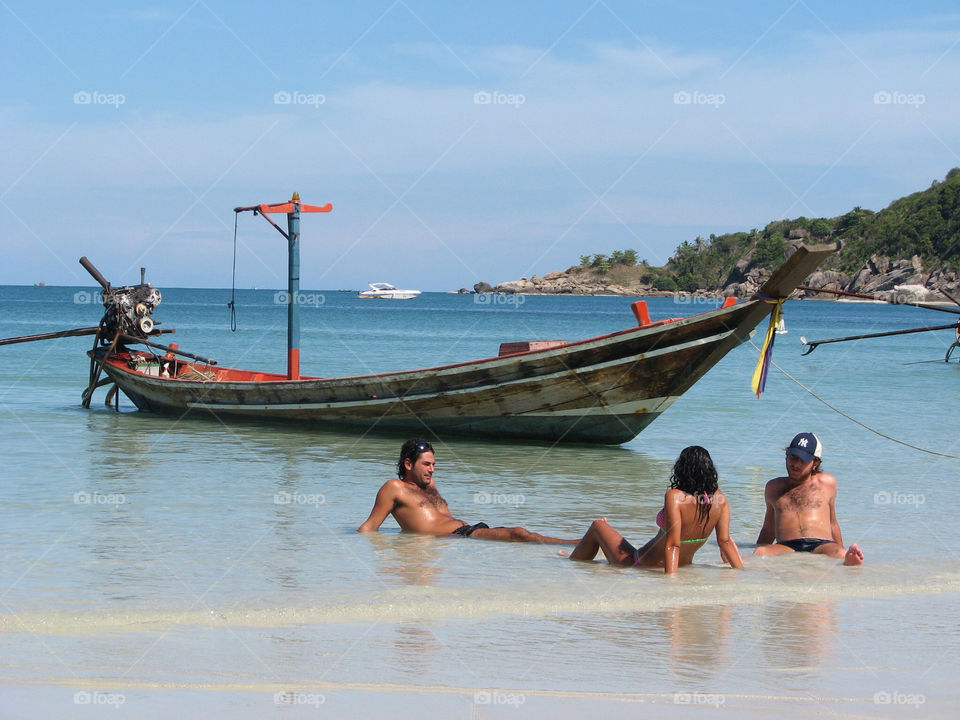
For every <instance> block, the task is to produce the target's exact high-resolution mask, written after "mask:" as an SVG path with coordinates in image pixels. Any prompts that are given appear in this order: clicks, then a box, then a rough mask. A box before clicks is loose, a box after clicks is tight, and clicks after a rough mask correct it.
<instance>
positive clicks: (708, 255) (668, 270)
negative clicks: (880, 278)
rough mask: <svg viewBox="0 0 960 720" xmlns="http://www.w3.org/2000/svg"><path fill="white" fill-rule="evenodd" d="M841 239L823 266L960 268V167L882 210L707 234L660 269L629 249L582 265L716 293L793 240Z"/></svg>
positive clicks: (770, 261) (662, 286)
mask: <svg viewBox="0 0 960 720" xmlns="http://www.w3.org/2000/svg"><path fill="white" fill-rule="evenodd" d="M800 239H802V240H803V241H804V242H808V243H821V242H832V241H837V240H839V241H840V243H841V249H840V252H839V253H837V255H836V256H834V257H833V258H830V259H829V260H828V261H827V262H826V263H825V264H824V266H823V269H834V270H839V271H841V272H844V273H847V274H853V273H855V272H856V271H857V270H859V269H860V268H861V267H863V265H864V263H865V262H866V261H867V260H869V259H870V257H871V256H873V255H878V256H881V257H888V258H891V259H900V258H907V259H909V258H911V257H913V256H914V255H918V256H920V259H921V260H922V262H923V265H924V267H925V268H928V269H931V270H935V269H941V268H942V269H945V270H955V271H957V270H960V168H953V169H952V170H951V171H950V172H948V173H947V176H946V178H944V180H943V181H942V182H940V181H937V180H934V182H933V184H932V185H931V186H930V187H929V188H927V189H926V190H923V191H921V192H917V193H913V194H912V195H907V196H906V197H903V198H900V199H899V200H895V201H894V202H892V203H890V205H889V206H888V207H886V208H884V209H883V210H880V211H879V212H873V211H871V210H864V209H863V208H860V207H855V208H853V209H852V210H851V211H850V212H848V213H846V214H845V215H841V216H840V217H835V218H812V219H811V218H806V217H798V218H795V219H793V220H777V221H774V222H771V223H770V224H768V225H767V226H766V227H765V228H763V230H751V231H750V232H737V233H726V234H724V235H710V237H709V238H708V239H706V240H704V239H703V238H701V237H698V238H696V239H695V240H694V241H693V242H690V241H684V242H683V243H682V244H681V245H680V247H678V248H677V250H676V252H675V253H674V255H673V257H671V258H670V259H669V260H668V261H667V264H666V265H664V266H662V267H652V266H650V265H649V264H648V263H647V261H646V260H641V261H638V260H637V257H638V256H637V253H636V251H634V250H615V251H614V252H613V253H611V254H610V255H609V256H607V255H599V254H598V255H592V256H589V255H583V256H581V257H580V267H581V268H582V269H584V270H588V269H589V270H591V271H593V272H594V273H596V274H598V275H604V276H608V277H610V278H611V279H612V280H615V281H617V282H624V281H631V280H633V281H637V280H639V281H640V282H641V283H643V284H646V285H651V286H653V287H655V288H656V289H658V290H685V291H690V292H693V291H695V290H716V289H718V288H720V287H721V286H722V285H723V284H724V282H725V281H726V280H727V279H728V278H729V277H730V276H731V273H733V272H734V271H735V270H736V269H739V271H740V272H742V273H746V272H749V271H750V270H751V269H753V268H761V269H764V270H768V271H772V270H774V269H775V268H777V267H778V266H779V265H780V264H781V263H782V262H783V261H784V259H785V258H786V255H787V249H788V248H789V247H790V245H791V243H795V242H797V241H798V240H800Z"/></svg>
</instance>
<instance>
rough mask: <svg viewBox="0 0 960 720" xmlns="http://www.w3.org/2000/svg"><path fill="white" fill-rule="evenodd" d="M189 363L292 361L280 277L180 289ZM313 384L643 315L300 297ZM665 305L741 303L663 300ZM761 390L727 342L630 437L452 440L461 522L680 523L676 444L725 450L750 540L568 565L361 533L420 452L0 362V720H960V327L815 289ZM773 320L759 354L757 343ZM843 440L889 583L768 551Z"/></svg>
mask: <svg viewBox="0 0 960 720" xmlns="http://www.w3.org/2000/svg"><path fill="white" fill-rule="evenodd" d="M161 289H162V290H163V294H164V299H163V302H162V304H161V305H160V306H159V308H158V309H157V311H156V312H155V314H154V319H156V320H160V321H162V322H163V325H162V327H164V328H176V331H177V332H176V335H174V336H172V337H170V336H168V337H167V338H166V339H167V340H175V341H176V342H177V343H179V345H180V347H181V348H182V349H184V350H188V351H190V352H194V353H198V354H200V355H205V356H210V357H213V358H215V359H216V360H217V361H218V362H219V363H220V364H221V365H226V366H231V367H240V368H251V369H262V370H271V371H278V372H282V371H283V370H284V367H285V331H286V317H285V308H284V307H283V306H282V305H278V304H277V303H276V302H275V291H273V290H257V291H254V290H246V291H241V292H239V293H238V298H237V305H238V311H237V321H238V329H237V332H235V333H234V332H231V331H230V328H229V314H228V310H227V307H226V303H227V301H228V300H229V299H230V298H229V291H227V290H200V289H177V288H161ZM304 292H305V295H306V296H307V298H308V299H307V301H306V304H305V305H304V307H303V310H302V323H303V330H302V350H301V369H302V372H303V373H304V374H309V375H323V376H333V375H341V374H355V373H365V372H377V371H381V370H389V369H396V368H414V367H421V366H426V365H434V364H440V363H448V362H456V361H462V360H469V359H474V358H478V357H486V356H490V355H496V354H497V349H498V346H499V343H500V342H503V341H510V340H529V339H565V340H575V339H581V338H585V337H590V336H593V335H598V334H602V333H606V332H611V331H614V330H618V329H622V328H624V327H628V326H630V325H632V324H633V322H634V320H633V316H632V314H631V312H630V302H631V301H632V300H633V299H632V298H609V297H540V296H535V297H532V296H521V297H499V298H498V297H491V296H486V300H487V302H478V300H483V298H482V297H476V296H471V295H451V294H442V293H425V294H423V295H422V296H420V297H419V298H416V299H414V300H410V301H403V302H396V301H395V302H389V301H361V300H358V299H356V297H355V293H353V292H336V291H316V292H314V291H304ZM93 296H94V289H93V288H92V287H75V288H67V287H0V337H11V336H18V335H26V334H31V333H39V332H50V331H54V330H60V329H66V328H73V327H84V326H92V325H96V323H97V321H98V320H99V318H100V315H101V312H102V309H101V307H100V305H99V302H98V301H97V300H96V298H94V297H93ZM649 302H650V307H651V315H652V316H653V318H654V319H655V320H656V319H661V318H664V317H676V316H681V315H688V314H692V313H695V312H700V311H703V310H707V309H712V308H713V307H714V304H713V303H703V302H694V301H693V300H691V299H689V298H678V299H671V298H658V299H652V300H650V301H649ZM785 317H786V327H787V329H788V333H787V334H785V335H781V336H778V338H777V340H776V350H775V354H774V360H775V361H776V362H777V363H778V364H779V365H780V366H781V367H782V368H783V369H784V370H786V371H787V372H789V373H790V374H791V375H793V376H794V377H795V378H796V380H797V381H799V382H800V383H803V384H804V385H805V386H807V388H809V391H810V392H808V391H807V390H804V389H803V388H801V387H800V386H799V385H798V384H797V383H796V382H794V381H793V380H790V379H788V378H787V377H786V376H785V375H783V374H781V373H780V372H779V371H778V370H775V369H774V370H771V374H770V378H769V380H768V383H767V391H766V393H765V394H764V395H763V397H762V398H761V399H759V400H758V399H756V398H755V397H754V396H753V395H752V393H751V391H750V376H751V372H752V370H753V365H754V362H755V360H756V356H757V350H756V349H755V348H754V347H751V346H750V345H749V344H747V345H744V346H742V347H740V348H738V349H737V350H735V351H733V352H732V353H731V354H729V355H728V356H727V357H726V358H725V359H724V360H723V361H722V362H721V363H720V364H719V365H718V366H717V367H715V368H714V369H713V370H712V371H711V372H710V373H708V374H707V376H706V377H705V378H704V379H703V380H702V381H701V382H700V383H698V384H697V385H696V386H695V387H694V388H693V389H692V390H691V391H690V392H688V393H687V394H686V395H685V396H683V397H682V398H681V399H680V400H679V401H678V402H677V403H676V404H675V405H674V406H673V407H672V408H670V409H669V410H668V411H667V412H666V413H665V414H664V415H663V416H662V417H660V418H659V419H658V420H657V421H656V422H654V423H653V424H652V425H651V426H650V427H649V428H648V429H647V430H645V431H644V432H643V433H641V434H640V435H639V436H638V437H637V438H636V439H634V440H633V441H631V442H629V443H627V444H625V445H622V446H620V447H589V446H580V445H577V446H555V445H550V444H544V443H539V444H538V443H532V444H522V443H515V442H510V443H508V442H500V441H491V440H482V441H481V440H472V439H469V438H457V437H444V438H440V439H439V440H437V441H436V443H435V445H436V448H437V476H436V477H437V483H438V487H439V489H440V491H441V493H442V494H443V495H444V497H445V498H446V499H447V501H448V502H449V504H450V507H451V509H452V511H453V512H454V514H455V515H456V516H457V517H461V518H463V519H464V520H467V521H469V522H471V523H473V522H479V521H481V520H482V521H485V522H487V523H488V524H490V525H523V526H525V527H528V528H530V529H533V530H536V531H538V532H541V533H546V534H553V535H557V536H560V537H576V536H579V535H581V534H582V533H583V532H584V531H585V530H586V528H587V526H588V525H589V524H590V522H591V521H592V520H593V519H594V518H596V517H600V516H606V517H607V518H608V519H609V521H610V523H611V524H612V525H613V526H614V527H615V528H618V529H620V530H621V531H622V532H624V534H625V535H626V536H627V537H628V538H630V539H631V540H632V541H633V542H635V543H642V542H644V541H645V540H647V539H648V538H649V537H651V536H652V535H653V533H654V532H655V529H656V528H655V525H654V517H655V515H656V512H657V509H658V508H659V507H660V506H661V503H662V499H663V493H664V491H665V489H666V487H667V480H668V476H669V472H670V468H671V466H672V463H673V460H674V459H675V457H676V456H677V454H678V453H679V452H680V450H681V449H682V448H683V447H685V446H686V445H690V444H700V445H703V446H705V447H706V448H707V449H708V450H709V451H710V452H711V454H712V455H713V457H714V460H715V462H716V464H717V466H718V469H719V471H720V477H721V486H722V487H723V489H724V491H725V493H726V495H727V497H728V498H729V499H730V501H731V503H732V507H733V528H732V530H733V535H734V538H735V540H736V541H737V543H738V544H739V545H740V547H741V552H742V553H743V554H744V556H745V560H746V568H745V569H744V570H743V571H740V572H737V571H734V570H731V569H728V568H726V567H724V566H722V565H721V563H720V560H719V554H718V551H717V547H716V544H715V541H714V540H712V539H711V541H710V542H708V544H707V545H706V546H705V547H704V548H703V549H702V550H701V551H700V552H699V553H698V555H697V557H696V562H695V564H694V565H693V566H691V567H686V568H682V569H681V570H680V572H679V573H677V575H676V576H673V577H664V576H663V575H662V574H661V573H657V572H653V571H643V570H634V569H629V570H627V569H618V568H611V567H610V566H608V565H607V564H605V563H603V562H596V563H593V564H582V563H572V562H569V561H568V560H566V559H564V558H562V557H560V556H558V554H557V552H556V547H542V546H538V545H535V544H507V543H495V542H488V541H481V540H462V539H451V538H438V537H421V536H415V535H409V534H402V533H400V532H399V531H398V530H397V527H396V524H395V523H394V521H393V520H392V519H389V520H388V521H387V522H386V523H385V525H384V527H383V529H382V532H380V533H377V534H372V535H361V534H358V533H357V532H355V529H356V527H357V525H358V524H359V523H360V522H361V521H363V520H364V519H365V518H366V516H367V514H368V512H369V510H370V507H371V505H372V503H373V498H374V494H375V493H376V490H377V489H378V488H379V486H380V484H381V483H382V482H383V481H384V480H385V479H387V478H389V477H392V476H393V473H394V470H395V463H396V455H397V453H398V450H399V446H400V443H401V442H402V440H403V439H404V438H402V437H398V436H395V435H394V436H390V435H387V436H384V435H378V434H375V433H367V434H363V433H333V432H320V431H316V430H309V429H305V428H301V427H296V426H278V425H264V426H259V425H257V424H252V423H244V424H225V423H221V422H218V421H216V420H210V419H193V418H186V419H179V420H178V419H171V418H161V417H155V416H151V415H147V414H141V413H139V412H137V411H136V410H135V409H134V408H133V406H132V404H131V403H130V402H129V400H127V399H126V398H121V401H120V412H119V413H117V412H114V411H113V410H111V409H108V408H106V407H104V405H103V398H104V394H105V393H104V390H102V389H101V390H99V391H98V393H97V395H96V397H95V400H94V405H93V406H92V407H91V409H90V410H84V409H82V408H81V407H80V393H81V391H82V390H83V388H84V386H85V383H86V381H87V373H88V361H87V358H86V356H85V354H84V353H85V351H86V350H87V349H88V348H89V346H90V344H91V339H90V338H68V339H62V340H55V341H48V342H41V343H30V344H23V345H11V346H5V347H0V423H2V432H0V457H2V458H3V476H2V485H0V553H2V562H0V718H4V719H6V718H40V717H71V718H104V717H108V718H127V717H130V718H169V717H173V716H178V717H183V718H194V717H231V718H265V717H278V718H299V717H311V718H313V717H334V718H361V717H362V718H366V717H371V716H373V717H376V716H384V717H401V718H403V717H414V716H417V717H444V718H448V717H457V718H471V719H475V718H581V717H593V716H601V715H602V716H603V717H606V718H634V717H641V716H642V717H677V718H680V717H684V718H686V717H689V716H690V715H691V713H707V714H708V715H709V716H710V717H757V718H761V717H771V716H778V717H786V718H793V717H796V718H801V717H802V718H808V717H810V716H811V715H816V716H825V717H842V718H861V717H910V718H916V717H923V718H928V717H942V718H955V717H958V716H960V685H958V683H957V682H956V679H955V678H956V677H957V675H958V672H960V653H958V652H957V650H956V646H957V642H958V640H960V615H958V613H957V607H958V601H960V545H958V542H957V539H956V538H955V536H954V532H953V531H954V530H955V529H956V528H957V526H958V520H960V504H958V503H957V500H956V498H957V489H956V482H957V477H958V476H960V473H958V470H960V460H957V459H952V458H945V457H939V456H936V455H932V454H928V453H925V452H922V451H919V450H916V449H912V448H909V447H907V446H905V445H902V444H898V443H895V442H893V441H891V440H890V439H887V438H884V437H881V436H880V435H878V434H875V433H873V432H871V431H870V430H868V429H866V428H864V427H862V426H861V425H858V424H856V423H854V422H852V421H851V420H850V419H848V418H846V417H843V416H842V415H840V414H838V413H837V412H835V411H834V410H832V409H830V408H829V407H827V406H826V405H825V404H823V403H822V402H821V401H820V400H818V399H816V398H815V397H814V396H813V395H812V394H811V392H812V393H815V394H816V395H817V396H819V397H820V398H822V399H823V400H826V401H827V402H829V403H830V404H832V405H833V406H835V407H836V408H837V409H839V410H841V411H843V412H844V413H847V414H848V415H850V416H851V417H853V418H855V419H856V420H859V421H860V422H862V423H864V424H866V425H868V426H870V427H871V428H873V429H875V430H877V431H878V432H880V433H883V434H885V435H888V436H891V437H893V438H896V439H897V440H901V441H903V442H906V443H910V444H912V445H916V446H920V447H923V448H927V449H929V450H934V451H937V452H940V453H945V454H949V455H958V456H960V435H958V432H957V430H958V423H957V416H956V411H957V400H958V398H960V365H958V364H957V363H956V362H953V363H950V364H945V363H943V362H920V361H936V360H942V358H943V355H944V352H945V350H946V348H947V346H948V345H949V344H950V343H951V342H952V341H953V333H952V332H949V331H942V332H936V333H925V334H917V335H908V336H901V337H894V338H888V339H884V340H869V341H861V342H857V343H846V344H836V345H825V346H822V347H820V348H819V349H817V350H816V351H815V352H814V353H813V354H811V355H809V356H806V357H802V356H801V355H800V350H801V344H800V340H799V338H800V337H801V336H806V337H807V338H809V339H823V338H829V337H837V336H842V335H854V334H860V333H867V332H875V331H880V330H892V329H899V328H908V327H915V326H919V325H925V324H926V325H935V324H942V323H946V322H949V321H950V316H947V315H946V314H942V313H936V312H931V311H924V310H918V309H913V308H905V307H891V306H887V305H881V304H870V303H837V302H814V301H795V302H789V303H787V305H786V307H785ZM761 334H762V330H761V333H758V335H757V336H755V338H754V342H757V343H759V340H760V337H761ZM804 430H809V431H813V432H815V433H817V434H818V435H819V436H820V439H821V440H822V442H823V445H824V448H825V450H824V468H825V469H826V470H828V471H829V472H832V473H833V474H834V475H835V476H836V477H837V480H838V485H839V495H838V500H837V511H838V518H839V521H840V525H841V527H842V529H843V534H844V539H845V541H846V542H847V543H851V542H857V543H858V544H859V545H860V546H861V547H862V548H863V550H864V553H865V555H866V564H865V565H864V566H863V567H862V568H845V567H842V566H840V565H839V564H838V563H837V562H836V561H832V560H828V559H825V558H821V557H814V556H810V555H796V556H791V557H780V558H764V559H760V558H752V557H750V553H751V552H752V549H753V542H754V540H755V539H756V535H757V532H758V530H759V527H760V523H761V520H762V517H763V486H764V483H765V482H766V480H768V479H769V478H771V477H774V476H776V475H778V474H781V473H782V471H783V448H784V446H785V445H786V444H787V443H788V442H789V440H790V438H791V437H792V436H793V435H794V434H795V433H796V432H799V431H804Z"/></svg>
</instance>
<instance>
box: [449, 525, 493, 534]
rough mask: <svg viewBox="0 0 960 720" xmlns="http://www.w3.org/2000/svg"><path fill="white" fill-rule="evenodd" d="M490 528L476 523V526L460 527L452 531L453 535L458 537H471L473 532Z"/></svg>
mask: <svg viewBox="0 0 960 720" xmlns="http://www.w3.org/2000/svg"><path fill="white" fill-rule="evenodd" d="M489 527H490V526H489V525H487V524H486V523H482V522H480V523H477V524H476V525H461V526H460V527H458V528H457V529H456V530H454V531H453V534H454V535H459V536H460V537H470V536H471V535H473V531H474V530H479V529H480V528H483V529H487V528H489Z"/></svg>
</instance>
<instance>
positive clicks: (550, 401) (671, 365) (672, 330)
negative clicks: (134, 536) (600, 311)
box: [88, 195, 835, 444]
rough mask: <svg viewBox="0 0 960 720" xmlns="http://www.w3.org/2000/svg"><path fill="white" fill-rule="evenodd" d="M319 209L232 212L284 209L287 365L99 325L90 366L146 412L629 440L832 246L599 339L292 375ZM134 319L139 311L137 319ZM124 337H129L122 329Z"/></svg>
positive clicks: (287, 206)
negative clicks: (717, 302) (720, 298)
mask: <svg viewBox="0 0 960 720" xmlns="http://www.w3.org/2000/svg"><path fill="white" fill-rule="evenodd" d="M329 209H330V206H329V205H326V206H322V207H316V206H306V205H303V204H301V203H300V202H299V198H298V197H297V196H296V195H294V198H293V200H291V201H290V202H289V203H282V204H277V205H257V206H251V207H245V208H236V212H241V211H244V210H252V211H254V213H256V214H262V215H264V217H266V216H267V215H268V214H269V213H285V214H286V215H287V221H288V231H287V232H283V231H282V230H281V229H280V228H279V226H277V225H276V223H273V221H272V220H270V222H271V224H273V225H274V227H275V228H277V229H278V230H280V232H281V233H282V234H283V235H284V236H285V237H286V238H287V240H288V244H289V257H290V261H289V265H290V274H289V278H288V293H287V299H288V363H287V364H288V368H287V373H286V375H283V374H280V373H268V372H258V371H251V370H238V369H233V368H225V367H219V366H217V365H215V364H213V363H212V362H203V361H191V360H187V359H184V357H183V355H182V354H180V353H179V350H177V352H176V353H174V352H167V353H165V354H160V353H158V352H152V351H150V350H147V351H142V350H133V349H131V348H130V347H129V346H128V344H129V343H127V342H124V341H120V342H118V341H117V340H116V339H115V338H111V333H110V332H107V333H101V335H100V344H99V345H98V346H97V347H96V348H95V349H94V350H93V351H91V353H90V355H91V358H92V362H93V367H95V368H99V369H102V371H103V373H105V374H106V376H107V380H108V381H112V382H113V383H115V384H116V386H117V387H118V388H119V389H120V390H121V391H122V392H123V393H124V394H125V395H126V396H127V397H129V398H130V400H132V401H133V403H134V404H135V405H136V406H137V407H138V408H139V409H140V410H143V411H149V412H155V413H164V414H174V415H177V416H181V415H183V414H185V413H195V414H208V415H214V416H217V417H219V418H229V417H246V418H269V419H272V420H288V421H291V422H296V423H297V424H299V425H304V424H311V425H324V426H330V427H353V428H362V429H364V430H368V429H380V430H391V431H402V432H407V433H413V434H419V433H424V432H430V433H434V434H437V435H440V434H447V433H455V434H469V435H472V436H487V437H490V436H493V437H512V438H529V439H539V440H551V441H568V442H585V443H605V444H619V443H623V442H626V441H628V440H630V439H632V438H633V437H635V436H636V435H637V434H638V433H639V432H640V431H641V430H643V429H644V428H645V427H646V426H647V425H649V424H650V423H651V422H653V420H655V419H656V418H657V417H658V416H659V415H660V414H661V413H662V412H663V411H664V410H666V409H667V408H668V407H669V406H670V405H671V404H672V403H673V402H674V401H675V400H676V399H677V398H678V397H680V396H681V395H682V394H683V393H684V392H685V391H686V390H688V389H689V388H690V387H691V386H692V385H693V384H694V383H695V382H696V381H697V380H699V379H700V378H701V377H702V376H703V375H704V374H705V373H706V372H707V371H708V370H709V369H710V368H712V367H713V366H714V365H715V364H716V363H717V362H719V361H720V359H721V358H723V356H724V355H726V354H727V353H728V352H730V350H732V349H733V348H735V347H737V346H738V345H739V344H740V343H742V342H744V341H745V340H746V339H747V338H748V337H749V335H750V333H751V332H752V331H753V330H754V328H755V327H756V326H757V325H758V324H759V323H760V322H761V321H762V320H763V319H764V318H766V317H767V316H768V315H770V313H771V310H772V309H773V308H774V307H775V306H776V305H777V303H778V302H782V300H783V299H785V298H786V297H787V296H788V295H789V294H790V293H791V291H792V290H793V289H794V287H796V286H797V285H798V284H799V283H800V282H802V281H803V280H804V278H806V277H807V275H809V274H810V273H811V272H813V270H815V269H816V267H817V266H818V265H819V264H820V263H821V262H822V260H823V259H824V258H826V257H827V256H828V255H829V254H831V253H832V252H834V250H835V246H833V245H829V246H818V247H800V248H799V249H797V251H796V252H795V253H794V254H793V255H792V256H791V257H790V258H789V259H788V260H787V262H786V263H785V264H784V265H783V266H782V267H781V268H780V269H779V270H778V271H777V272H776V273H775V274H774V275H773V277H771V278H770V280H769V281H768V282H767V283H766V284H765V285H764V286H763V288H762V291H761V293H760V294H759V296H758V297H756V298H753V299H750V300H747V301H745V302H740V303H736V302H735V301H734V302H733V303H729V302H728V303H726V304H725V306H724V307H722V308H720V309H717V310H713V311H710V312H705V313H702V314H699V315H695V316H692V317H687V318H681V319H671V320H665V321H660V322H650V321H649V317H648V316H646V314H645V304H644V303H643V301H639V302H638V303H637V304H635V308H634V310H635V313H636V314H637V318H638V321H639V324H638V325H637V326H635V327H631V328H629V329H625V330H622V331H619V332H615V333H611V334H609V335H603V336H600V337H595V338H589V339H586V340H579V341H574V342H562V341H556V342H549V343H545V344H544V343H540V344H539V345H538V344H536V343H534V344H526V343H505V344H504V345H503V346H501V352H500V354H499V355H497V356H495V357H488V358H485V359H481V360H474V361H470V362H461V363H455V364H451V365H443V366H438V367H430V368H422V369H415V370H405V371H396V372H386V373H377V374H368V375H356V376H349V377H331V378H323V377H301V376H300V374H299V324H298V318H297V302H296V298H297V297H298V296H299V285H298V282H299V279H298V278H299V248H298V242H299V220H300V218H299V216H300V213H301V212H311V211H312V212H326V211H329ZM267 219H268V220H269V218H267ZM128 304H129V303H128ZM141 310H143V308H141ZM109 312H110V311H109V309H108V314H109ZM145 316H146V314H145V313H141V316H140V317H141V320H142V318H143V317H145ZM148 324H149V323H148ZM102 325H103V323H102ZM114 334H115V333H114ZM121 335H124V333H121ZM128 339H129V340H135V338H133V337H130V336H129V335H125V337H124V338H123V340H128ZM148 342H149V341H148ZM155 345H156V344H155ZM164 347H165V346H159V348H158V349H163V348H164ZM193 357H196V356H193ZM96 375H98V371H94V370H93V369H92V373H91V381H92V382H91V387H90V388H88V389H89V390H91V391H92V388H93V387H94V386H96V385H98V384H103V381H99V380H98V379H97V377H95V376H96Z"/></svg>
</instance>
